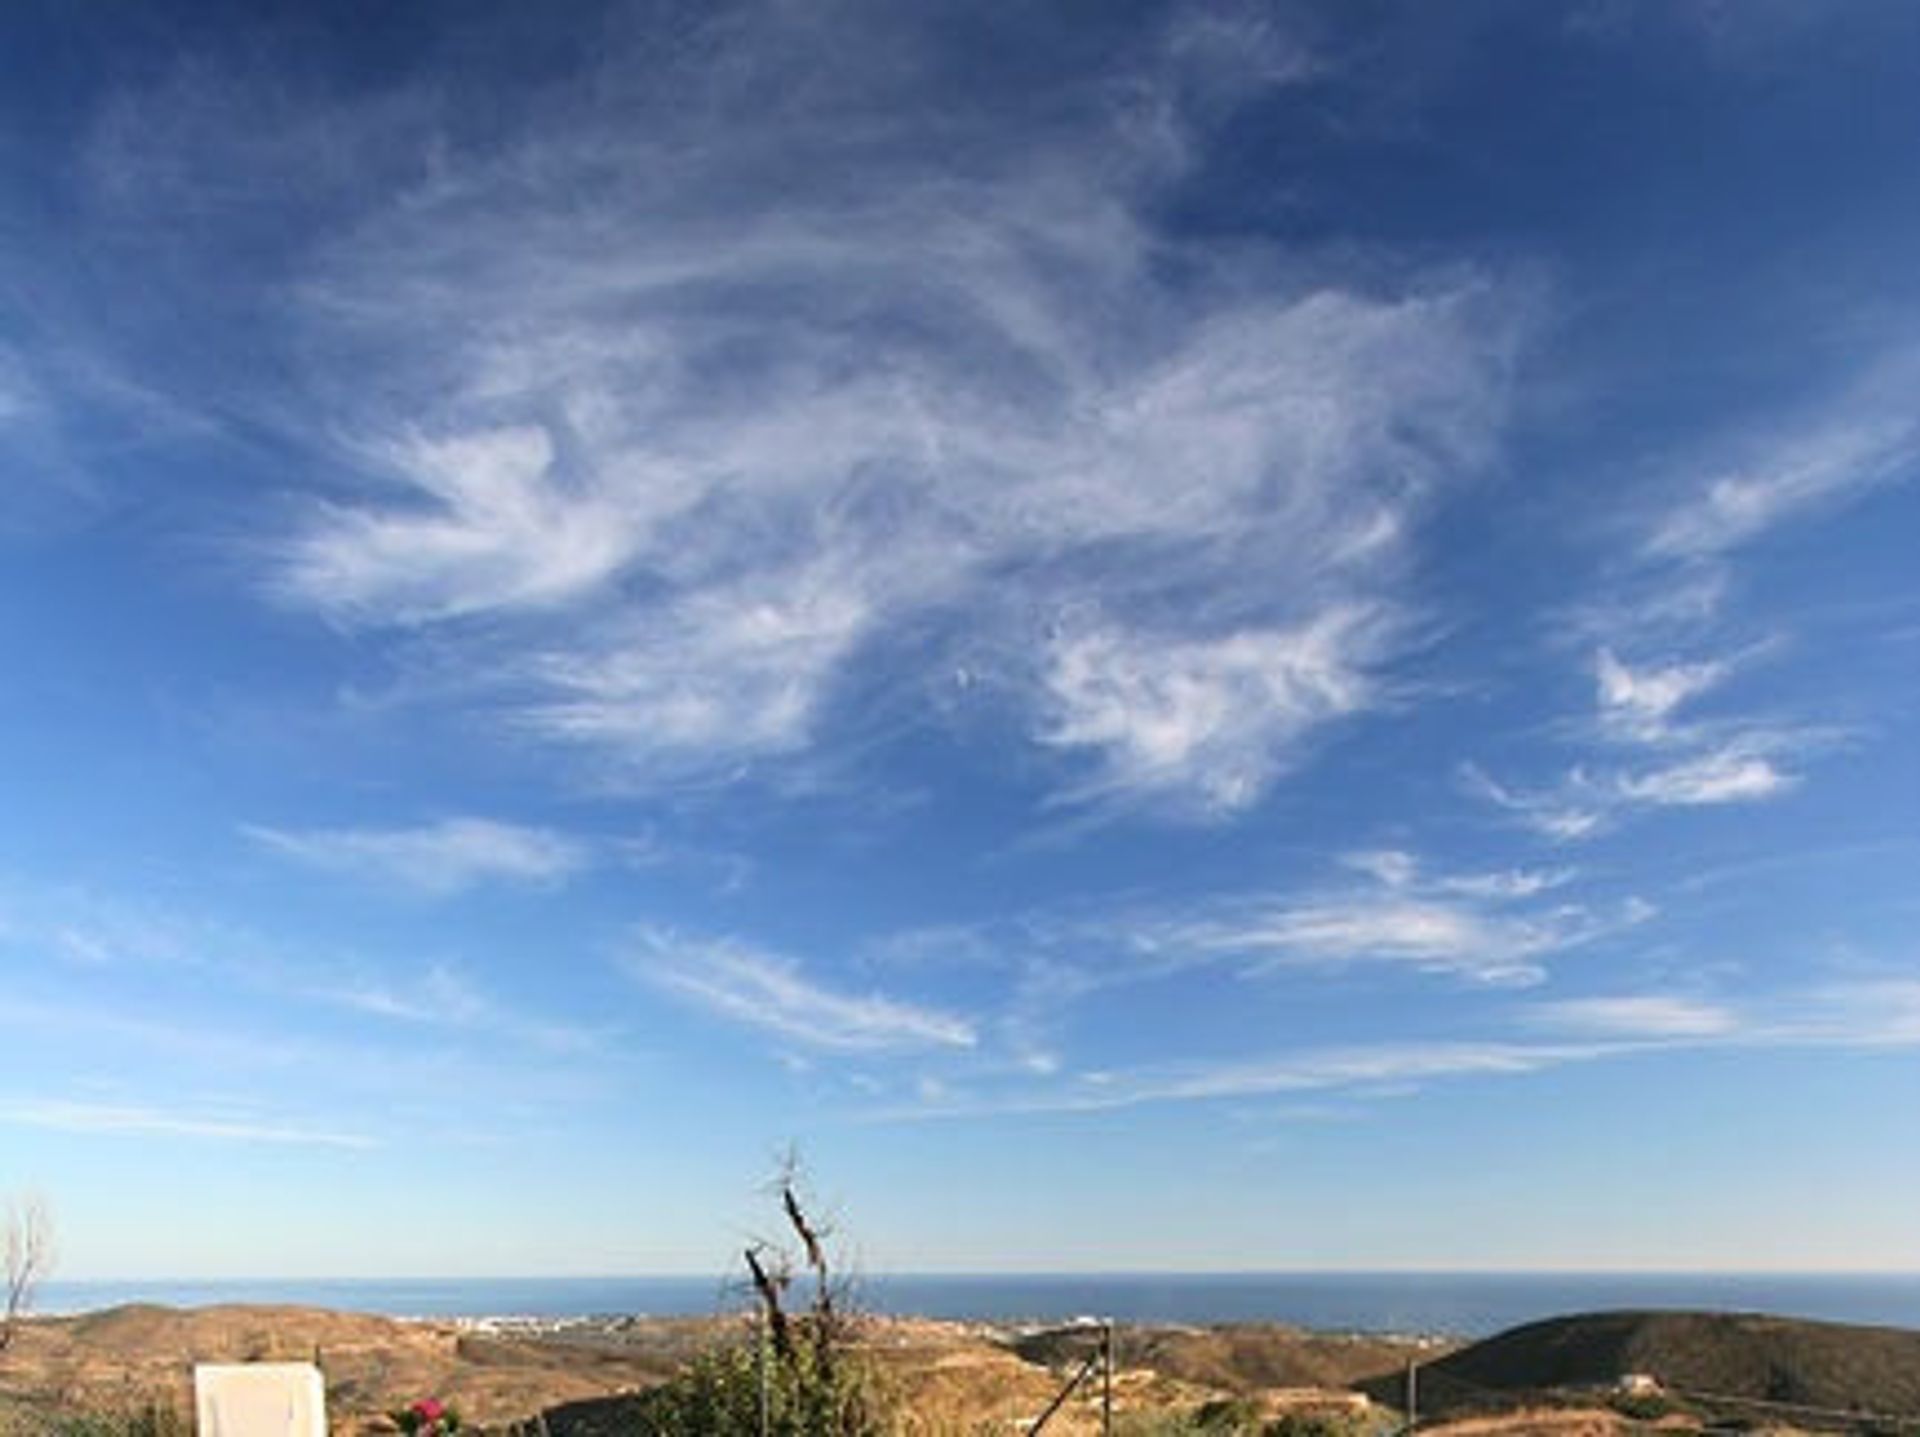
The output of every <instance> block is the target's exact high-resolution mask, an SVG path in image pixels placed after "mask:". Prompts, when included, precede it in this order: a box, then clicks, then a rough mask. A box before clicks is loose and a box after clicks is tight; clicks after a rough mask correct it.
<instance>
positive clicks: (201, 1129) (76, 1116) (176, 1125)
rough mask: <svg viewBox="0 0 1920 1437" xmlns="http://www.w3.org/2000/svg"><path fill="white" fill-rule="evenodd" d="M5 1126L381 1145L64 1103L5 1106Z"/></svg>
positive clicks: (307, 1131)
mask: <svg viewBox="0 0 1920 1437" xmlns="http://www.w3.org/2000/svg"><path fill="white" fill-rule="evenodd" d="M0 1123H10V1124H13V1125H16V1126H19V1127H30V1128H46V1129H49V1130H52V1131H55V1132H64V1133H84V1134H98V1135H105V1136H120V1137H158V1138H188V1139H194V1140H201V1141H212V1142H223V1143H249V1144H267V1145H271V1146H295V1147H326V1148H370V1147H374V1146H376V1143H375V1141H374V1140H373V1139H372V1138H370V1137H366V1136H364V1135H362V1134H358V1133H349V1132H335V1131H329V1130H326V1129H321V1128H308V1127H302V1126H299V1125H293V1124H284V1123H279V1122H273V1121H266V1120H260V1119H256V1118H252V1117H235V1116H230V1115H224V1114H209V1113H196V1112H191V1111H187V1110H175V1109H167V1108H154V1107H142V1106H135V1105H120V1104H113V1103H96V1102H73V1101H66V1100H60V1099H32V1100H23V1101H18V1102H11V1103H0Z"/></svg>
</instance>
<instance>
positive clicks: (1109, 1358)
mask: <svg viewBox="0 0 1920 1437" xmlns="http://www.w3.org/2000/svg"><path fill="white" fill-rule="evenodd" d="M1100 1434H1101V1437H1113V1319H1112V1318H1111V1317H1109V1318H1108V1319H1107V1321H1106V1325H1105V1326H1104V1327H1102V1328H1101V1329H1100Z"/></svg>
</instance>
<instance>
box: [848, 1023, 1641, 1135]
mask: <svg viewBox="0 0 1920 1437" xmlns="http://www.w3.org/2000/svg"><path fill="white" fill-rule="evenodd" d="M1612 1051H1614V1048H1613V1046H1612V1045H1609V1044H1605V1043H1590V1042H1563V1043H1550V1042H1514V1041H1499V1040H1495V1041H1487V1042H1400V1043H1377V1044H1357V1045H1352V1046H1346V1047H1320V1048H1302V1049H1298V1050H1295V1051H1292V1052H1287V1053H1280V1054H1275V1055H1272V1056H1267V1057H1255V1058H1246V1059H1235V1060H1227V1061H1219V1060H1206V1061H1195V1062H1184V1063H1165V1064H1159V1065H1156V1066H1153V1067H1146V1068H1138V1069H1124V1070H1121V1069H1116V1070H1105V1071H1096V1072H1088V1073H1079V1074H1074V1075H1071V1076H1069V1077H1067V1078H1065V1079H1063V1080H1061V1081H1057V1082H1051V1083H1046V1084H1040V1085H1034V1086H1031V1087H1027V1088H1024V1089H1021V1090H1018V1091H999V1092H993V1093H984V1094H983V1093H978V1092H948V1091H943V1092H942V1093H940V1094H939V1095H937V1096H936V1097H934V1098H933V1099H931V1100H922V1101H919V1102H916V1103H913V1104H911V1105H908V1106H904V1107H898V1108H889V1109H883V1110H880V1111H877V1112H875V1113H873V1114H870V1116H871V1117H873V1118H875V1119H877V1120H882V1121H886V1120H892V1121H916V1120H925V1119H932V1118H949V1117H970V1116H993V1115H1007V1114H1043V1113H1085V1112H1106V1111H1111V1110H1115V1109H1122V1108H1133V1107H1140V1106H1143V1105H1146V1104H1158V1103H1207V1102H1224V1101H1232V1100H1236V1099H1248V1098H1264V1097H1273V1096H1277V1095H1284V1094H1289V1093H1310V1092H1336V1091H1348V1092H1365V1091H1379V1090H1380V1089H1382V1088H1384V1087H1392V1088H1395V1089H1399V1088H1402V1087H1403V1086H1404V1085H1407V1084H1420V1083H1425V1082H1429V1081H1433V1080H1440V1079H1465V1078H1473V1077H1513V1076H1520V1075H1525V1074H1530V1073H1536V1072H1539V1071H1541V1070H1543V1069H1546V1068H1552V1067H1557V1066H1560V1065H1563V1064H1566V1063H1574V1062H1583V1061H1587V1060H1591V1059H1595V1058H1600V1057H1604V1056H1607V1055H1608V1054H1609V1053H1610V1052H1612Z"/></svg>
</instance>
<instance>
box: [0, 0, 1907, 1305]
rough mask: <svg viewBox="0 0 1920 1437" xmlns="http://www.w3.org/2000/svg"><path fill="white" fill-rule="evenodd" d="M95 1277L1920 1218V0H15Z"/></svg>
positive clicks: (17, 481)
mask: <svg viewBox="0 0 1920 1437" xmlns="http://www.w3.org/2000/svg"><path fill="white" fill-rule="evenodd" d="M0 41H3V43H0V56H4V58H3V59H0V113H3V115H4V121H3V123H0V666H3V669H4V673H5V679H4V682H0V795H3V796H4V799H3V802H0V972H4V974H5V983H4V985H3V986H0V1189H28V1188H33V1189H38V1190H39V1191H42V1192H44V1193H45V1194H46V1195H47V1197H48V1199H49V1201H50V1203H51V1205H52V1206H53V1208H54V1209H55V1210H56V1213H57V1215H58V1218H59V1221H60V1225H61V1230H62V1249H63V1269H62V1270H63V1273H64V1274H65V1275H67V1276H73V1277H82V1276H140V1275H150V1276H158V1275H178V1276H224V1275H244V1274H331V1275H350V1274H382V1273H387V1274H399V1273H407V1274H482V1273H595V1272H668V1271H710V1270H713V1269H715V1268H717V1267H719V1266H721V1265H723V1264H725V1263H726V1261H727V1260H728V1254H729V1253H730V1252H731V1251H732V1250H733V1249H734V1247H735V1246H736V1243H737V1241H738V1238H739V1236H740V1234H741V1233H742V1232H745V1231H750V1230H752V1229H753V1227H754V1226H755V1225H756V1224H758V1223H760V1222H761V1221H763V1220H764V1210H763V1208H762V1206H761V1198H760V1197H759V1195H758V1187H757V1185H758V1183H759V1182H760V1181H761V1179H762V1178H763V1177H764V1176H765V1174H766V1172H767V1171H768V1165H769V1161H770V1158H771V1155H772V1154H773V1153H775V1152H776V1151H777V1150H778V1149H780V1148H781V1147H783V1146H784V1145H785V1144H787V1143H789V1142H794V1143H798V1144H799V1146H800V1147H801V1149H802V1150H803V1152H804V1153H805V1154H806V1155H807V1157H808V1158H809V1160H810V1162H811V1164H812V1166H813V1168H814V1170H815V1172H816V1173H817V1175H818V1180H819V1185H820V1187H821V1189H822V1194H823V1199H824V1201H825V1202H826V1203H827V1204H828V1206H829V1207H831V1208H833V1209H834V1210H836V1211H838V1212H839V1213H840V1214H841V1217H842V1220H843V1222H844V1224H845V1227H846V1230H847V1231H848V1232H849V1234H850V1235H852V1236H853V1237H854V1238H855V1239H856V1240H857V1243H858V1247H859V1254H860V1257H861V1260H862V1261H863V1262H864V1263H865V1264H866V1265H867V1266H868V1267H870V1268H872V1269H875V1270H881V1271H884V1270H889V1269H896V1270H898V1269H904V1270H929V1269H945V1268H952V1269H987V1270H993V1269H1002V1270H1004V1269H1017V1268H1047V1269H1074V1268H1155V1267H1160V1268H1247V1267H1275V1268H1283V1267H1376V1268H1378V1267H1400V1266H1408V1267H1468V1266H1479V1267H1530V1266H1553V1267H1707V1268H1724V1267H1754V1266H1765V1267H1783V1268H1830V1267H1831V1268H1900V1269H1913V1268H1920V1230H1916V1229H1915V1227H1914V1226H1913V1223H1912V1221H1911V1212H1912V1194H1913V1193H1914V1191H1915V1190H1916V1188H1917V1187H1920V1143H1916V1142H1915V1141H1914V1138H1915V1136H1916V1129H1915V1126H1914V1118H1913V1114H1914V1113H1915V1112H1920V1065H1917V1064H1916V1061H1915V1060H1916V1056H1917V1053H1916V1050H1917V1049H1920V966H1916V965H1917V962H1920V952H1916V947H1915V937H1914V935H1915V931H1916V921H1915V920H1916V904H1917V900H1916V896H1915V895H1916V892H1917V891H1920V890H1916V888H1915V886H1914V880H1913V874H1914V872H1915V861H1916V857H1920V829H1916V822H1915V819H1916V814H1917V813H1920V759H1917V758H1916V754H1920V744H1916V739H1920V714H1917V713H1916V704H1915V700H1916V697H1917V696H1920V690H1917V689H1916V684H1915V680H1914V674H1915V672H1916V665H1917V663H1920V585H1916V582H1915V569H1914V560H1913V555H1914V552H1915V548H1916V540H1917V539H1920V485H1917V484H1916V483H1915V482H1914V480H1915V477H1916V473H1920V410H1917V409H1916V402H1915V401H1916V381H1917V380H1920V339H1916V335H1920V326H1917V325H1916V321H1917V320H1920V281H1916V279H1915V270H1914V266H1913V264H1912V256H1913V254H1914V253H1915V252H1916V250H1917V249H1920V187H1916V186H1915V184H1914V183H1913V163H1912V161H1913V146H1912V137H1913V135H1914V134H1915V133H1920V84H1915V83H1914V81H1915V78H1916V75H1917V74H1920V13H1917V12H1915V11H1914V10H1913V9H1912V8H1911V7H1908V6H1904V5H1899V4H1893V3H1887V4H1873V3H1857V4H1786V3H1779V4H1776V3H1771V0H1751V3H1746V4H1740V5H1723V4H1710V3H1705V0H1702V3H1684V0H1661V3H1648V4H1644V5H1642V4H1634V3H1607V0H1595V3H1583V4H1568V5H1563V6H1551V5H1543V4H1534V3H1530V0H1529V3H1517V0H1516V3H1506V4H1493V3H1486V4H1483V3H1461V4H1455V5H1446V6H1430V5H1412V4H1409V5H1372V4H1367V5H1353V4H1325V5H1312V4H1297V5H1292V4H1273V5H1259V6H1245V7H1239V6H1233V5H1228V4H1219V5H1191V6H1189V5H1156V6H1144V5H1142V6H1136V5H1092V4H1087V5H1060V6H1051V7H1050V6H1026V5H1023V6H998V7H995V6H979V5H970V4H953V5H946V4H915V5H897V4H879V3H872V4H862V3H851V0H846V3H842V0H830V3H822V4H793V3H764V4H752V3H750V4H740V5H719V6H710V5H693V6H679V5H673V4H665V3H662V4H652V5H644V6H643V5H635V6H632V7H622V6H618V5H613V6H600V5H586V4H579V5H557V6H542V7H535V8H528V7H523V6H510V5H500V6H475V5H467V4H461V5H451V4H449V5H444V6H435V5H420V6H408V7H398V8H396V7H391V6H385V5H374V4H344V5H331V6H313V7H307V9H305V10H303V9H302V8H301V7H297V6H278V7H273V6H265V7H263V6H252V5H248V6H221V5H214V4H203V5H194V6H185V7H174V8H171V9H169V8H167V7H160V6H154V7H144V8H143V9H142V11H141V13H140V14H139V15H138V16H133V15H131V14H129V13H127V12H125V11H124V10H122V11H117V12H115V13H113V14H111V15H109V14H108V13H107V12H106V11H104V10H98V9H95V10H75V9H74V8H73V7H69V6H63V5H54V4H27V5H15V6H10V7H8V10H7V14H6V16H5V18H4V20H0Z"/></svg>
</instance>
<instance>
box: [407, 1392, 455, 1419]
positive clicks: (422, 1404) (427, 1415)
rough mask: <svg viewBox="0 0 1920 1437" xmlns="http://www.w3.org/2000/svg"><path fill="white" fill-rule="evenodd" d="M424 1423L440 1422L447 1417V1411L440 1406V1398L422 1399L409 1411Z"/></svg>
mask: <svg viewBox="0 0 1920 1437" xmlns="http://www.w3.org/2000/svg"><path fill="white" fill-rule="evenodd" d="M408 1410H409V1411H411V1412H412V1413H413V1414H414V1415H415V1416H416V1417H418V1418H419V1419H420V1420H421V1421H422V1422H438V1421H439V1420H440V1419H441V1418H442V1417H445V1416H446V1415H447V1409H446V1408H445V1407H443V1406H441V1405H440V1401H439V1399H438V1398H434V1397H422V1398H421V1399H420V1400H419V1401H418V1402H416V1403H414V1404H413V1406H412V1407H411V1408H409V1409H408Z"/></svg>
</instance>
